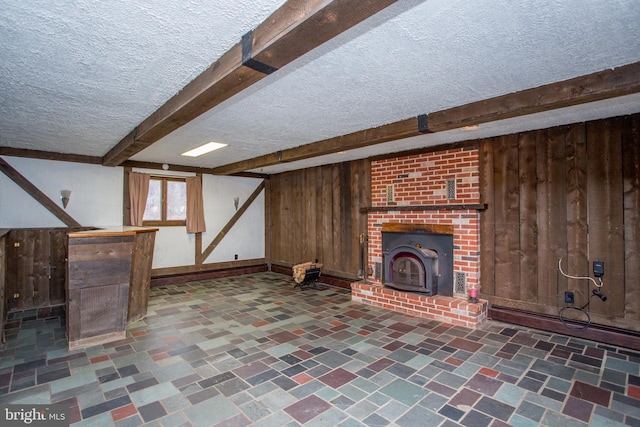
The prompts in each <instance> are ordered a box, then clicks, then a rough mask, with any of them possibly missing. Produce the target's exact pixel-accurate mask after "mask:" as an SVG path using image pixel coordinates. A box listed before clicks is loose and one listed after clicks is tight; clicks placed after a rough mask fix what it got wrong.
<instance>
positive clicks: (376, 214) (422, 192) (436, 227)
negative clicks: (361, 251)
mask: <svg viewBox="0 0 640 427" xmlns="http://www.w3.org/2000/svg"><path fill="white" fill-rule="evenodd" d="M478 165H479V163H478V150H477V149H476V148H464V147H462V148H455V149H450V150H445V151H439V152H428V153H421V154H415V155H408V156H405V157H398V158H393V159H385V160H377V161H372V164H371V196H372V206H371V207H368V208H367V209H366V213H367V222H368V225H367V234H368V248H369V249H368V257H367V264H368V265H367V267H368V274H367V278H366V280H363V281H361V282H357V283H354V284H352V285H351V288H352V299H353V300H354V301H359V302H363V303H367V304H372V305H378V306H382V307H385V308H389V309H392V310H396V311H402V312H405V313H408V314H412V315H415V316H421V317H426V318H430V319H435V320H440V321H446V322H448V323H452V324H456V325H461V326H467V327H476V326H478V325H479V324H481V323H482V322H484V320H485V319H486V310H487V303H486V302H485V301H482V300H481V301H480V302H479V303H475V304H474V303H470V302H468V301H467V289H469V288H479V281H480V260H479V254H480V247H479V237H480V233H479V211H480V210H481V209H482V208H483V205H481V204H480V191H479V169H478V167H479V166H478ZM383 233H385V234H384V235H385V242H383ZM387 233H391V234H392V236H393V237H394V238H397V239H400V240H402V239H404V240H403V241H405V243H403V246H404V247H405V248H406V249H390V248H389V247H385V246H389V244H388V243H387V242H388V241H389V238H388V235H389V234H387ZM405 235H406V239H405ZM431 235H433V236H436V235H438V236H439V235H445V236H446V235H448V236H452V238H453V248H452V249H453V253H452V254H449V255H451V259H450V261H449V263H448V264H444V263H442V262H440V264H434V263H437V262H438V261H437V259H438V258H444V255H445V252H447V251H449V250H448V249H443V248H441V247H440V246H438V247H429V246H437V245H435V244H431V243H424V241H423V240H420V239H422V238H423V237H428V236H431ZM400 236H401V237H400ZM383 243H384V245H383ZM425 245H426V246H427V247H425ZM389 252H393V254H396V255H397V254H398V253H401V254H402V255H403V256H404V259H402V260H401V261H398V263H399V265H400V267H399V269H400V270H401V271H400V272H395V273H394V271H393V269H394V268H396V267H395V266H394V265H393V263H392V262H391V263H390V259H389ZM434 259H435V261H434ZM365 270H367V269H365ZM394 274H395V276H394ZM423 276H425V277H423ZM390 277H395V279H391V278H390ZM398 277H399V279H398ZM421 280H425V282H426V281H429V280H431V281H433V280H435V281H436V282H435V283H436V287H435V289H429V290H426V287H425V290H421V289H418V288H414V287H412V286H417V284H418V282H419V281H421ZM393 281H396V282H400V283H399V284H398V283H393ZM405 282H410V284H411V286H405ZM427 286H432V285H428V284H427Z"/></svg>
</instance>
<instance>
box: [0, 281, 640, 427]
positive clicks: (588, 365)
mask: <svg viewBox="0 0 640 427" xmlns="http://www.w3.org/2000/svg"><path fill="white" fill-rule="evenodd" d="M1 403H45V404H46V403H62V404H65V405H68V407H69V414H70V417H71V421H72V423H73V425H77V426H83V425H86V426H102V425H105V426H111V425H116V426H123V427H124V426H138V425H149V426H172V427H173V426H248V425H251V426H299V425H305V426H323V427H324V426H333V425H338V426H345V427H347V426H349V427H350V426H363V425H364V426H401V427H410V426H458V425H461V426H504V425H513V426H536V425H546V426H560V425H561V426H563V427H571V426H587V425H590V426H623V425H628V426H640V353H638V352H634V351H629V350H625V349H623V348H616V347H613V346H610V345H602V344H598V343H593V342H588V341H584V340H579V339H575V338H569V337H566V336H563V335H558V334H550V333H546V332H540V331H535V330H529V329H525V328H520V327H514V326H510V325H505V324H498V323H493V322H488V323H487V324H486V325H485V326H483V328H481V329H480V330H475V331H473V330H469V329H465V328H462V327H452V326H450V325H447V324H443V323H439V322H435V321H428V320H424V319H419V318H414V317H409V316H405V315H402V314H398V313H395V312H391V311H386V310H383V309H379V308H375V307H370V306H366V305H361V304H357V303H352V302H351V301H350V295H349V292H348V291H347V290H343V289H336V288H325V289H319V290H314V289H308V290H304V291H301V290H299V289H295V290H294V289H293V282H292V281H291V279H290V278H289V277H287V276H283V275H279V274H274V273H262V274H256V275H251V276H239V277H232V278H224V279H216V280H207V281H202V282H193V283H189V284H183V285H176V286H167V287H162V288H154V289H152V292H151V298H150V304H149V313H148V316H147V318H146V319H144V320H143V321H140V322H137V323H135V324H133V325H131V327H130V328H129V329H128V331H127V338H126V339H124V340H121V341H118V342H115V343H110V344H108V345H100V346H95V347H91V348H88V349H85V350H78V351H73V352H68V351H67V350H66V341H65V333H64V312H63V311H62V310H61V309H53V310H41V311H40V312H36V311H30V312H22V313H18V314H15V315H12V317H11V318H10V320H9V324H8V325H7V342H6V343H5V344H3V345H2V347H1V350H0V404H1Z"/></svg>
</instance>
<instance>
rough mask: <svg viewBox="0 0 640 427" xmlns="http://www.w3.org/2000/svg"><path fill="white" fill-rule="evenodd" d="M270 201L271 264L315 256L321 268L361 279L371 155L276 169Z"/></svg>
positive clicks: (305, 259)
mask: <svg viewBox="0 0 640 427" xmlns="http://www.w3.org/2000/svg"><path fill="white" fill-rule="evenodd" d="M266 205H267V206H266V207H265V210H266V213H267V224H266V225H267V236H269V238H268V241H267V252H268V254H269V255H268V258H269V260H270V262H271V263H272V264H277V265H284V266H288V267H290V266H292V265H295V264H298V263H302V262H306V261H315V260H316V259H317V260H318V261H319V262H321V263H323V274H328V275H334V276H337V277H341V278H350V279H357V276H358V270H359V269H360V268H361V256H360V254H361V250H363V249H362V248H361V245H360V235H361V234H363V235H366V233H367V215H366V213H365V214H363V213H361V211H360V210H361V208H364V207H367V206H371V179H370V162H369V160H357V161H352V162H344V163H338V164H333V165H327V166H319V167H315V168H309V169H303V170H297V171H293V172H286V173H281V174H277V175H272V176H271V178H270V179H269V191H268V193H267V199H266ZM363 248H364V247H363ZM364 250H365V253H366V248H364Z"/></svg>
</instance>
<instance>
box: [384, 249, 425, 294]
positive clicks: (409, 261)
mask: <svg viewBox="0 0 640 427" xmlns="http://www.w3.org/2000/svg"><path fill="white" fill-rule="evenodd" d="M391 264H392V265H391V272H392V273H391V274H392V281H393V283H397V284H398V285H409V286H417V287H422V286H425V281H424V280H425V278H424V275H425V271H424V266H423V265H422V262H421V261H420V259H418V257H417V256H415V255H413V254H411V253H408V252H402V253H399V254H398V255H396V256H395V257H394V259H393V260H392V262H391Z"/></svg>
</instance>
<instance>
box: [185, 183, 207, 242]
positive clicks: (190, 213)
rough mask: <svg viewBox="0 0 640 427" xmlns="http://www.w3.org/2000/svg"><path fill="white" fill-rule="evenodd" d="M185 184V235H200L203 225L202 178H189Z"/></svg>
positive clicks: (204, 227) (203, 228) (204, 228)
mask: <svg viewBox="0 0 640 427" xmlns="http://www.w3.org/2000/svg"><path fill="white" fill-rule="evenodd" d="M185 180H186V182H187V233H201V232H203V231H207V230H206V226H205V224H204V202H203V199H202V177H201V176H189V177H187V178H185Z"/></svg>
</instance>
